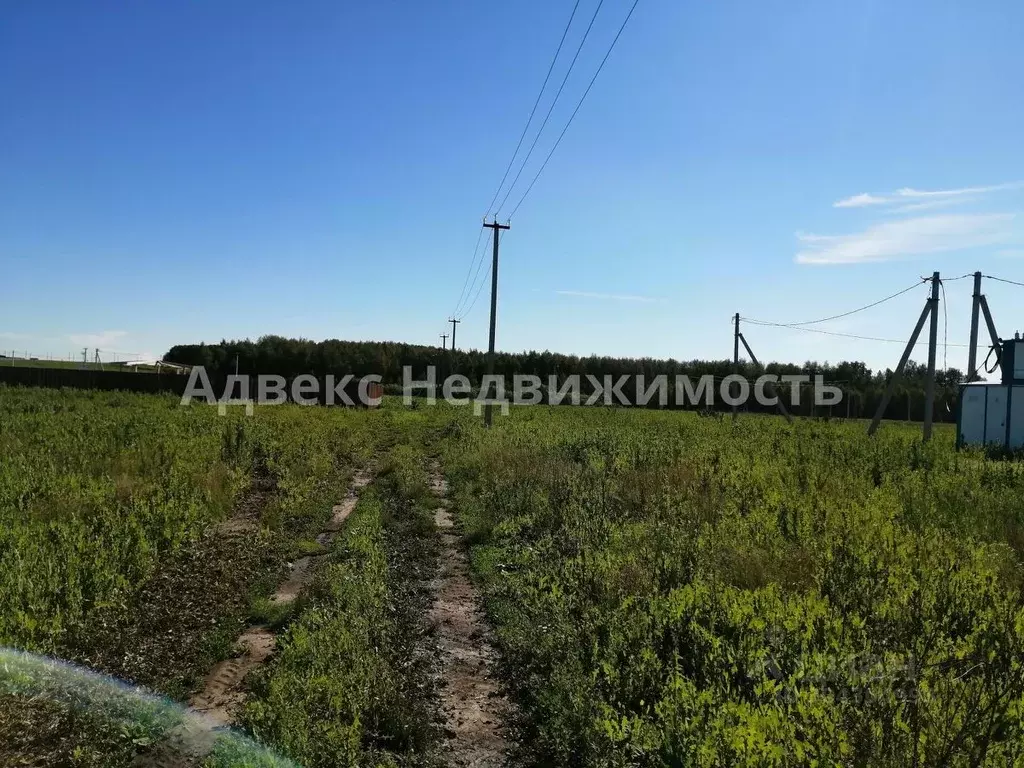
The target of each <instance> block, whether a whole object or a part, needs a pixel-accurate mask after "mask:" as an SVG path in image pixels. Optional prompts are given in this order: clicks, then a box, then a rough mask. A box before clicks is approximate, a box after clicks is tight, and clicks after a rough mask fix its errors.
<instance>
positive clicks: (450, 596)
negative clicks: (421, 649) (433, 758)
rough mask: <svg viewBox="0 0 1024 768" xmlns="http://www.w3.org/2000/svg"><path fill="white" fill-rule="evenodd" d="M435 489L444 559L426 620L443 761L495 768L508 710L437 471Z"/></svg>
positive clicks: (504, 744) (503, 753)
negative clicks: (433, 648)
mask: <svg viewBox="0 0 1024 768" xmlns="http://www.w3.org/2000/svg"><path fill="white" fill-rule="evenodd" d="M431 489H432V491H433V492H434V494H435V495H436V496H437V497H438V498H439V499H440V500H441V502H442V503H441V506H439V507H438V508H437V509H436V510H435V513H434V522H435V524H436V526H437V529H438V535H439V536H440V539H441V553H440V558H439V569H438V573H437V576H436V578H435V579H434V582H433V584H432V585H431V586H432V588H433V591H434V594H435V599H434V604H433V607H432V608H431V610H430V613H429V616H428V618H429V622H430V624H431V625H432V626H433V627H434V628H435V638H436V642H437V649H438V652H439V663H438V683H439V690H440V698H441V711H442V716H443V719H444V723H445V740H444V744H443V751H444V757H445V758H446V762H447V763H448V764H450V765H452V766H458V767H459V768H463V767H469V766H472V767H473V768H496V767H497V766H502V765H505V763H506V760H507V753H508V747H509V744H508V740H507V737H506V729H505V722H506V720H507V714H508V712H509V707H510V705H509V702H508V700H507V699H506V698H505V696H504V694H503V692H502V686H501V684H500V683H499V681H498V679H497V669H496V667H497V659H498V655H497V653H496V651H495V650H494V645H493V643H492V641H491V633H490V627H489V626H488V624H487V621H486V618H485V616H484V611H483V606H482V603H481V601H480V597H479V594H478V593H477V591H476V588H475V586H474V585H473V582H472V580H471V579H470V571H469V560H468V558H467V556H466V553H465V551H464V549H463V547H462V537H461V536H460V535H459V533H458V532H457V531H456V529H455V523H454V521H453V519H452V515H451V512H450V511H449V509H448V500H447V495H448V485H447V482H446V481H445V480H444V478H443V476H442V475H441V473H440V470H439V469H438V468H437V467H434V468H433V470H432V472H431Z"/></svg>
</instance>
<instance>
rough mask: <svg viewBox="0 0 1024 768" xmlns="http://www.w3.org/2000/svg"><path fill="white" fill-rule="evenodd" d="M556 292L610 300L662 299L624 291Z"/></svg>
mask: <svg viewBox="0 0 1024 768" xmlns="http://www.w3.org/2000/svg"><path fill="white" fill-rule="evenodd" d="M555 293H557V294H558V295H559V296H580V297H582V298H586V299H605V300H610V301H639V302H643V303H653V302H657V301H662V299H659V298H655V297H654V296H633V295H630V294H622V293H592V292H590V291H555Z"/></svg>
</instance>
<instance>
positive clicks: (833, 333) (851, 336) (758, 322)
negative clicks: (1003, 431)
mask: <svg viewBox="0 0 1024 768" xmlns="http://www.w3.org/2000/svg"><path fill="white" fill-rule="evenodd" d="M740 320H742V321H743V322H745V323H750V324H751V325H764V326H769V327H772V328H788V329H789V330H791V331H807V332H809V333H821V334H824V335H826V336H841V337H842V338H845V339H860V340H861V341H882V342H885V343H886V344H906V343H907V341H906V339H882V338H879V337H877V336H859V335H857V334H853V333H839V332H838V331H823V330H822V329H820V328H803V327H800V326H793V325H787V324H786V323H768V322H765V321H763V320H753V319H751V318H748V317H741V318H740ZM918 343H920V342H918ZM949 346H951V347H967V346H969V345H967V344H950V345H949Z"/></svg>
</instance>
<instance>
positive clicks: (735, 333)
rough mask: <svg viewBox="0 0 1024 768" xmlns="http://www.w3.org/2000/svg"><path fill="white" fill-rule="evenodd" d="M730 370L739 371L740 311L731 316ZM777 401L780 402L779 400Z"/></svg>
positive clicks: (734, 407) (733, 418) (734, 408)
mask: <svg viewBox="0 0 1024 768" xmlns="http://www.w3.org/2000/svg"><path fill="white" fill-rule="evenodd" d="M732 372H733V373H739V372H740V313H739V312H737V313H736V314H735V315H733V316H732ZM779 402H782V401H781V400H780V401H779ZM732 420H733V421H736V406H735V405H733V407H732Z"/></svg>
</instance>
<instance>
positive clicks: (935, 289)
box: [868, 272, 942, 442]
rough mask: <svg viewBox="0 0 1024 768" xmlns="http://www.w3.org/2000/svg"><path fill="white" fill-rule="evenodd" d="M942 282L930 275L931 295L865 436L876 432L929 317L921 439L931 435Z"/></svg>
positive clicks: (908, 409)
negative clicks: (926, 372)
mask: <svg viewBox="0 0 1024 768" xmlns="http://www.w3.org/2000/svg"><path fill="white" fill-rule="evenodd" d="M941 282H942V281H941V280H940V279H939V273H938V272H934V273H932V293H931V296H930V297H929V298H928V301H926V302H925V305H924V309H923V310H921V316H920V317H919V318H918V320H917V325H916V326H914V332H913V333H912V334H910V341H908V342H907V347H906V349H904V350H903V357H901V358H900V362H899V364H898V365H897V366H896V370H895V371H893V374H892V376H891V377H890V378H889V384H888V386H887V387H886V388H885V393H884V394H883V395H882V402H880V403H879V404H878V410H876V411H875V416H874V418H873V419H872V420H871V425H870V426H869V427H868V435H873V434H875V432H876V431H877V430H878V425H879V424H880V423H881V422H882V417H883V416H885V409H886V408H888V407H889V401H890V400H891V399H892V396H893V392H894V390H895V389H896V384H897V382H898V381H899V380H900V377H901V376H902V375H903V369H904V368H906V367H907V361H908V360H909V359H910V355H911V353H912V352H913V351H914V347H915V346H916V345H917V340H918V338H919V337H920V336H921V331H922V330H924V323H925V320H928V319H929V318H931V326H930V328H929V330H928V381H927V382H926V384H925V413H924V431H923V433H922V434H923V437H924V440H925V441H926V442H927V441H928V440H930V439H931V436H932V420H933V411H934V409H935V352H936V347H938V333H939V284H940V283H941ZM909 417H910V393H909V392H908V393H907V418H908V420H909Z"/></svg>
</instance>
